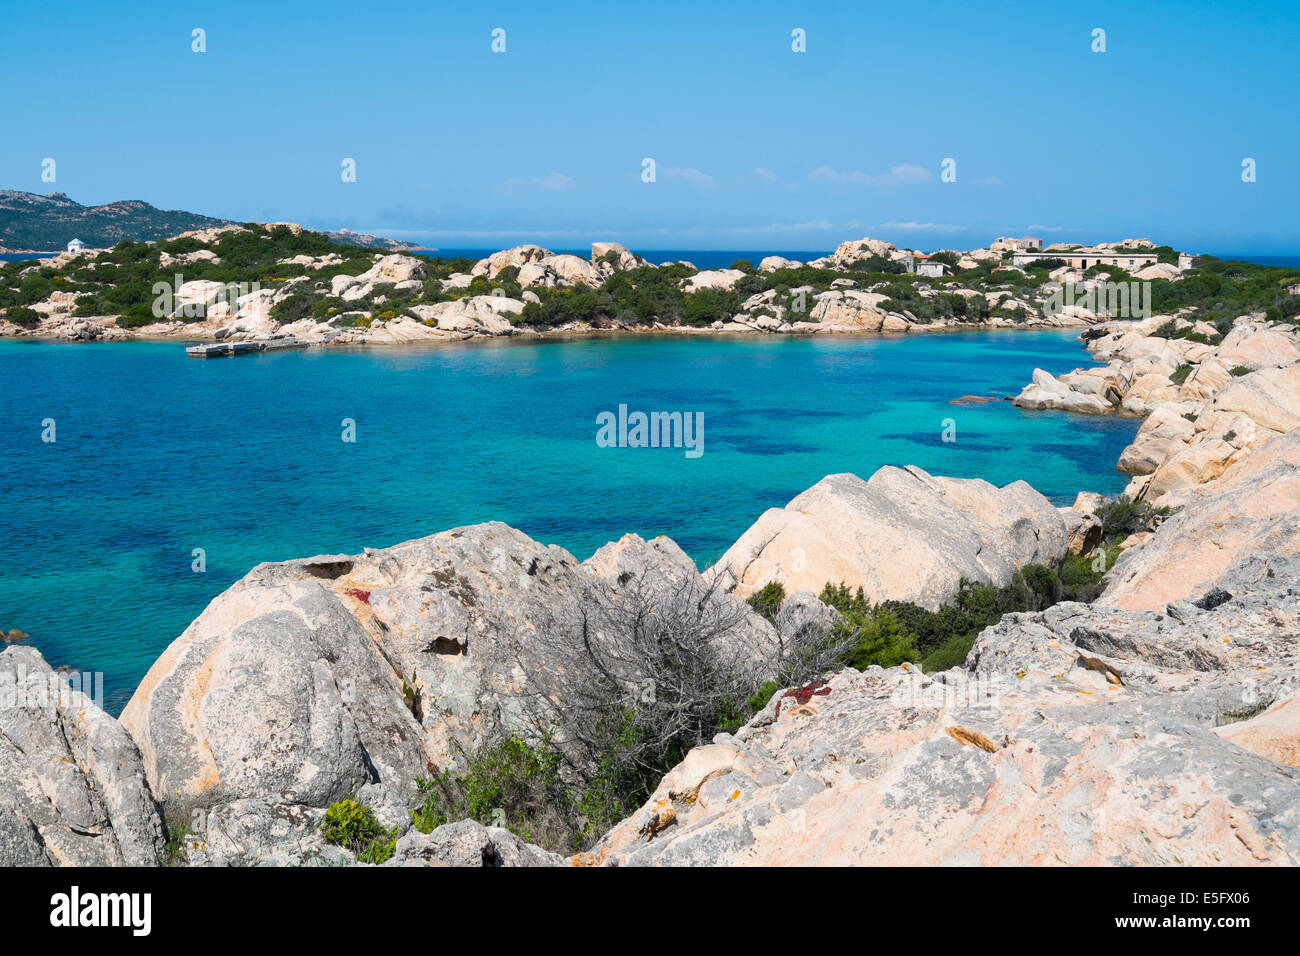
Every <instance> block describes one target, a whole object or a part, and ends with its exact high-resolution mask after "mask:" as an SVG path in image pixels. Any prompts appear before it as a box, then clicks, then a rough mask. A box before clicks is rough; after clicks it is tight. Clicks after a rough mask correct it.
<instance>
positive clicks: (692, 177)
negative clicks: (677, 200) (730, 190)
mask: <svg viewBox="0 0 1300 956" xmlns="http://www.w3.org/2000/svg"><path fill="white" fill-rule="evenodd" d="M659 175H660V176H661V177H663V178H664V179H675V180H677V181H678V182H682V183H686V184H687V185H688V186H694V187H695V188H697V189H712V188H713V187H714V186H716V185H718V181H717V180H716V179H714V178H713V177H712V176H710V175H709V174H708V173H704V172H700V170H698V169H692V168H691V167H689V166H669V167H667V168H664V169H661V170H659Z"/></svg>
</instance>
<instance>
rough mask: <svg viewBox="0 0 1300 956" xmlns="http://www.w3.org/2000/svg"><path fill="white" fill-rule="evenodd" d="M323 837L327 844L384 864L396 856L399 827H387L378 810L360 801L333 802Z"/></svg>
mask: <svg viewBox="0 0 1300 956" xmlns="http://www.w3.org/2000/svg"><path fill="white" fill-rule="evenodd" d="M320 831H321V836H322V837H323V838H324V840H325V842H326V843H332V844H333V845H335V846H341V847H346V848H347V849H349V850H351V851H352V852H353V853H355V854H356V855H357V859H358V860H360V861H361V862H362V863H383V862H384V861H386V860H389V859H391V858H392V856H393V852H394V850H395V848H396V845H397V834H398V830H397V828H396V827H394V828H393V829H392V830H387V829H385V828H384V827H383V826H381V825H380V823H379V821H378V820H376V819H375V814H374V812H373V811H372V810H371V809H370V808H369V807H366V806H362V805H361V804H360V803H358V802H357V801H356V800H340V801H338V802H337V803H332V804H330V806H329V808H328V809H327V810H326V811H325V817H324V818H323V819H322V820H321V825H320Z"/></svg>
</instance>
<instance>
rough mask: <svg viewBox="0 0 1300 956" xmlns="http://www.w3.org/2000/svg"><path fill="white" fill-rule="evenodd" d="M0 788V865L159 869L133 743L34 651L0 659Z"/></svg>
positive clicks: (152, 815)
mask: <svg viewBox="0 0 1300 956" xmlns="http://www.w3.org/2000/svg"><path fill="white" fill-rule="evenodd" d="M0 782H2V783H0V866H51V865H54V866H122V865H125V866H155V865H157V863H158V859H159V855H160V854H161V853H162V850H163V844H164V840H163V826H162V819H161V817H160V816H159V814H158V808H157V805H156V804H155V803H154V799H153V796H152V795H151V793H150V790H149V787H148V785H147V784H146V782H145V773H144V766H143V764H142V763H141V760H140V754H139V752H138V751H137V750H136V747H135V744H134V743H132V742H131V738H130V737H128V736H127V734H126V731H124V730H123V729H122V727H121V726H120V725H119V724H118V722H117V721H115V720H114V719H113V718H112V717H109V716H108V715H107V714H106V713H104V712H103V711H102V710H101V709H100V708H99V707H98V706H97V705H96V703H95V702H94V701H93V700H91V698H90V697H89V696H87V695H86V694H85V693H83V692H82V691H81V690H80V689H74V688H73V687H72V686H71V685H70V684H69V683H68V681H67V680H65V679H63V678H62V677H61V675H58V674H56V673H55V672H54V671H53V670H51V668H50V666H49V665H48V664H46V663H45V659H44V658H43V657H41V655H40V653H39V652H37V650H36V649H35V648H32V647H22V646H11V647H7V648H5V649H4V650H3V651H0Z"/></svg>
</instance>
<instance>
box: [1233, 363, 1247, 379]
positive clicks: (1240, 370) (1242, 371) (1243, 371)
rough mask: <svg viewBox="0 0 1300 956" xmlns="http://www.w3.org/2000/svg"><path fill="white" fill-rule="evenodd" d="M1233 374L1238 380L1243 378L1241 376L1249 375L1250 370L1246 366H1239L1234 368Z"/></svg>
mask: <svg viewBox="0 0 1300 956" xmlns="http://www.w3.org/2000/svg"><path fill="white" fill-rule="evenodd" d="M1232 374H1233V375H1235V376H1236V377H1237V378H1241V376H1243V375H1249V374H1250V369H1248V368H1246V366H1244V365H1238V366H1236V367H1234V368H1233V370H1232Z"/></svg>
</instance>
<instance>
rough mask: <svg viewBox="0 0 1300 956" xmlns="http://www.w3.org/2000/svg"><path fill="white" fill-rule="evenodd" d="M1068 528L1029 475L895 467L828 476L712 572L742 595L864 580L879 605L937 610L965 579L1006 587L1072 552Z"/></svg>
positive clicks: (754, 529) (754, 530)
mask: <svg viewBox="0 0 1300 956" xmlns="http://www.w3.org/2000/svg"><path fill="white" fill-rule="evenodd" d="M1066 546H1067V538H1066V529H1065V524H1064V522H1063V521H1062V519H1061V516H1060V515H1059V514H1058V513H1057V511H1056V509H1055V508H1054V507H1052V504H1051V503H1050V502H1049V501H1048V500H1047V499H1046V498H1044V497H1043V496H1042V495H1040V494H1039V493H1038V492H1037V491H1035V490H1034V489H1033V488H1031V487H1030V486H1029V485H1028V484H1026V483H1025V482H1023V481H1017V482H1014V483H1012V484H1009V485H1007V486H1005V487H1003V488H998V487H996V486H994V485H991V484H989V483H988V482H986V481H980V480H975V479H969V480H968V479H961V478H942V477H935V476H932V475H929V474H927V473H926V472H924V471H922V470H921V469H920V468H916V467H912V466H909V467H907V468H894V467H885V468H881V469H880V470H879V471H877V472H876V473H875V474H874V475H872V476H871V478H870V479H869V480H867V481H863V480H862V479H861V478H859V477H857V476H856V475H850V474H840V475H830V476H829V477H826V478H823V479H822V480H821V481H819V482H818V483H817V484H815V485H813V487H811V488H809V489H808V490H807V491H805V492H803V493H802V494H800V495H797V496H796V497H795V498H794V499H793V500H791V502H790V503H789V504H788V505H786V506H785V507H784V508H772V509H770V510H768V511H766V512H764V514H763V515H762V516H761V517H760V518H759V519H758V521H757V522H755V523H754V525H753V526H751V527H750V528H749V530H748V531H746V532H745V533H744V534H743V535H741V537H740V539H739V540H738V541H736V543H735V544H733V545H732V546H731V547H730V548H729V549H728V550H727V552H726V553H725V554H724V555H723V556H722V557H721V558H720V559H719V560H718V563H717V564H716V565H714V567H713V568H712V569H711V572H710V573H712V574H716V575H723V576H724V577H723V578H722V580H723V581H725V582H726V584H727V585H728V586H734V589H735V593H736V594H737V595H739V596H741V597H744V596H747V595H749V594H752V593H753V592H755V591H757V590H759V589H760V588H762V587H763V586H764V585H765V584H767V583H768V582H770V581H780V582H782V583H783V584H784V585H785V589H786V591H787V592H792V591H798V590H808V591H812V592H814V593H816V592H820V591H821V589H822V587H823V586H824V585H826V584H828V583H839V582H844V583H846V584H848V585H849V586H851V587H854V588H856V587H858V586H861V587H862V588H863V589H864V590H865V592H866V594H867V596H868V597H869V598H870V599H871V600H872V601H873V602H879V601H886V600H901V601H912V602H914V603H916V604H921V605H923V606H925V607H928V608H937V607H939V606H940V605H942V604H943V603H944V602H945V601H947V600H948V599H949V598H951V597H952V596H953V595H954V594H956V593H957V590H958V587H959V585H960V584H961V581H962V579H969V580H972V581H985V582H991V583H994V584H997V585H1005V584H1008V583H1009V582H1010V581H1011V578H1012V575H1013V574H1014V572H1015V571H1016V570H1017V569H1018V568H1021V567H1023V566H1024V565H1026V564H1053V563H1057V562H1059V561H1060V560H1061V559H1062V558H1064V556H1065V553H1066Z"/></svg>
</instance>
